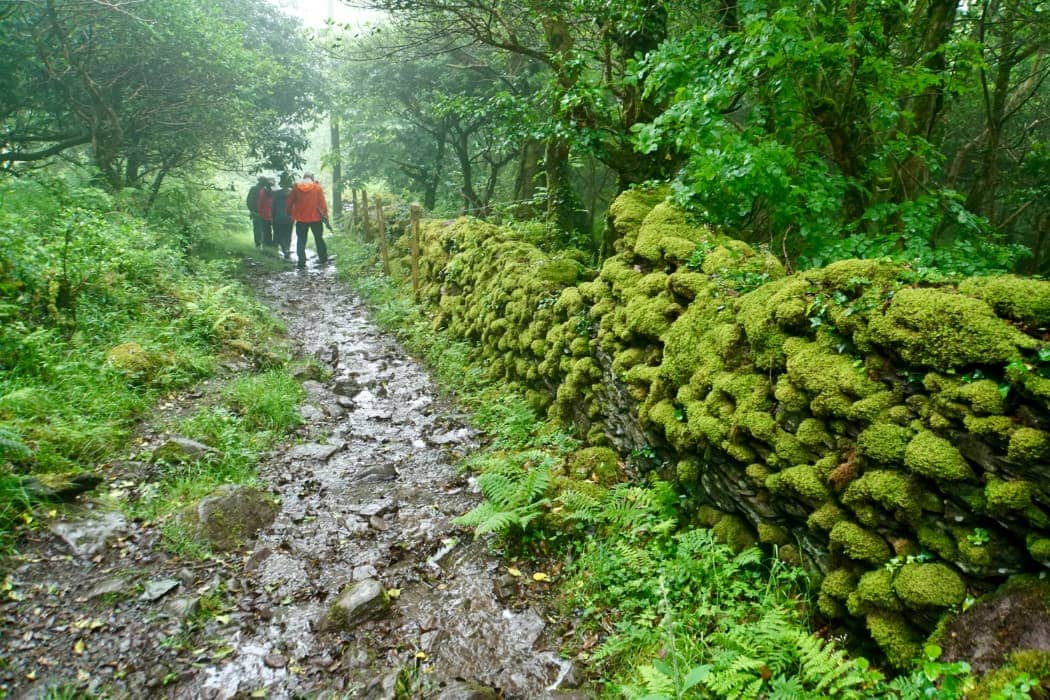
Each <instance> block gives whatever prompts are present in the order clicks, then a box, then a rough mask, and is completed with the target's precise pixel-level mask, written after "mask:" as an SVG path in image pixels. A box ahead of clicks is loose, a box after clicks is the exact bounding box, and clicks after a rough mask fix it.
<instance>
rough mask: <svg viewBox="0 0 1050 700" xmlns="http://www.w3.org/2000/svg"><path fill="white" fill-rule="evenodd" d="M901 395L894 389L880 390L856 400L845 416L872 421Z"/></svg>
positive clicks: (866, 421) (890, 406) (867, 421)
mask: <svg viewBox="0 0 1050 700" xmlns="http://www.w3.org/2000/svg"><path fill="white" fill-rule="evenodd" d="M899 402H900V396H899V395H898V394H897V392H894V391H878V392H876V393H874V394H872V395H871V396H868V397H866V398H863V399H860V400H858V401H854V402H853V404H852V405H851V406H850V407H849V408H848V409H847V410H846V413H845V416H846V418H849V419H850V420H855V421H862V422H864V423H872V422H874V421H875V420H876V419H877V418H878V417H879V416H881V415H882V414H884V413H885V412H886V411H888V410H889V409H890V408H892V407H893V406H894V405H895V404H897V403H899Z"/></svg>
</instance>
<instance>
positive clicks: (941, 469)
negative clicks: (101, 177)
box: [904, 430, 974, 481]
mask: <svg viewBox="0 0 1050 700" xmlns="http://www.w3.org/2000/svg"><path fill="white" fill-rule="evenodd" d="M904 465H905V466H906V467H907V468H908V469H909V470H910V471H912V472H913V473H915V474H918V475H920V476H926V477H929V478H931V479H937V480H940V481H962V480H965V479H972V478H974V473H973V469H972V468H971V467H970V465H969V464H968V463H967V462H966V460H965V459H964V458H963V456H962V454H961V453H960V452H959V450H958V449H957V448H956V447H955V446H954V445H953V444H952V443H951V442H949V441H948V440H946V439H944V438H942V437H940V436H938V435H935V434H934V433H932V432H930V431H929V430H921V431H919V432H918V433H917V434H916V435H915V437H913V438H912V439H911V441H910V442H909V443H908V447H907V449H906V450H905V452H904Z"/></svg>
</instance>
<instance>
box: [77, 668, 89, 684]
mask: <svg viewBox="0 0 1050 700" xmlns="http://www.w3.org/2000/svg"><path fill="white" fill-rule="evenodd" d="M89 680H91V674H90V673H88V672H87V671H85V670H84V669H82V668H78V669H77V681H79V682H80V683H86V682H87V681H89Z"/></svg>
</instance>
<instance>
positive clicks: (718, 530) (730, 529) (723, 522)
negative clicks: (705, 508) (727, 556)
mask: <svg viewBox="0 0 1050 700" xmlns="http://www.w3.org/2000/svg"><path fill="white" fill-rule="evenodd" d="M711 532H713V533H714V535H715V537H717V538H718V541H719V542H722V543H723V544H727V545H729V546H730V547H731V548H732V549H733V551H735V552H742V551H744V550H745V549H747V548H748V547H754V546H755V545H756V544H758V538H757V537H756V536H755V532H754V530H752V529H751V526H750V525H748V523H747V522H746V521H745V520H744V519H743V518H741V517H739V516H736V515H725V516H723V517H722V518H719V520H718V522H716V523H715V524H714V526H713V527H712V528H711Z"/></svg>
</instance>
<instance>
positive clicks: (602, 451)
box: [565, 447, 621, 486]
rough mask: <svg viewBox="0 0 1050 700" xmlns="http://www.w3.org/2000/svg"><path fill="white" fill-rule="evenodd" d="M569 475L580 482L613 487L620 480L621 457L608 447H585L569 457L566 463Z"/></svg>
mask: <svg viewBox="0 0 1050 700" xmlns="http://www.w3.org/2000/svg"><path fill="white" fill-rule="evenodd" d="M565 466H566V470H567V472H568V475H569V476H570V477H572V478H573V479H578V480H588V479H590V480H593V481H595V482H597V483H599V484H603V485H605V486H611V485H612V484H614V483H616V482H617V481H619V480H620V477H621V467H620V456H619V455H618V454H617V453H616V452H615V451H613V450H611V449H609V448H607V447H585V448H583V449H581V450H577V451H576V452H573V453H572V454H571V455H569V458H568V459H567V460H566V463H565Z"/></svg>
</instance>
